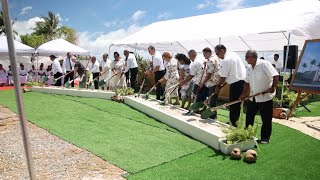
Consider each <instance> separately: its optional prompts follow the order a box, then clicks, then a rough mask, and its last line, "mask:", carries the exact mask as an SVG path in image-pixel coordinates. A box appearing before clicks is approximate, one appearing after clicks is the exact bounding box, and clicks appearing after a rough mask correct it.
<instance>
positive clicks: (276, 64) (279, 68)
mask: <svg viewBox="0 0 320 180" xmlns="http://www.w3.org/2000/svg"><path fill="white" fill-rule="evenodd" d="M270 62H271V64H274V65H275V68H276V69H277V71H278V72H280V70H281V69H282V68H283V62H282V61H281V60H280V59H278V60H277V61H275V60H272V61H270Z"/></svg>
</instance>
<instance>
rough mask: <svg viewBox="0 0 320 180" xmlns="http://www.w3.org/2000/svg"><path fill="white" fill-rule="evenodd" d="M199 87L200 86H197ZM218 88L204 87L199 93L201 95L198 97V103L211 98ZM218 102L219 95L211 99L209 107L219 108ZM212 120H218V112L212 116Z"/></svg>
mask: <svg viewBox="0 0 320 180" xmlns="http://www.w3.org/2000/svg"><path fill="white" fill-rule="evenodd" d="M197 87H198V85H197ZM215 87H216V86H212V87H203V88H202V89H201V90H200V91H199V95H198V97H197V102H204V101H205V100H206V99H207V97H209V96H210V95H211V94H212V93H214V90H215ZM217 100H218V96H217V95H213V96H212V97H211V99H210V102H209V105H210V107H216V106H217ZM210 118H212V119H216V118H217V112H216V111H215V112H214V114H213V115H212V116H210Z"/></svg>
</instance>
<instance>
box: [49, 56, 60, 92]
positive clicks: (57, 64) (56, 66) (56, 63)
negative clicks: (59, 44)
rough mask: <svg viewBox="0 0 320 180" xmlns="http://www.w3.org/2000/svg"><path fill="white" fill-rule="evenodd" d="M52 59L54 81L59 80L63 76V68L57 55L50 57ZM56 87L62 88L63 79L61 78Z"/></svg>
mask: <svg viewBox="0 0 320 180" xmlns="http://www.w3.org/2000/svg"><path fill="white" fill-rule="evenodd" d="M50 59H51V61H53V63H52V73H53V77H54V79H57V78H59V77H61V76H62V68H61V66H60V62H59V60H58V59H57V57H56V56H55V55H50ZM54 86H61V78H59V79H58V80H57V81H56V83H55V84H54Z"/></svg>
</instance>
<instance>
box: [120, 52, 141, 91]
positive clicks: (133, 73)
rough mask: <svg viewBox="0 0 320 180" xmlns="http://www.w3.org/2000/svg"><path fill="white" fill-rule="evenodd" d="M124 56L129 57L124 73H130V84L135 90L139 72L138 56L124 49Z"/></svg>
mask: <svg viewBox="0 0 320 180" xmlns="http://www.w3.org/2000/svg"><path fill="white" fill-rule="evenodd" d="M123 54H124V56H125V57H126V59H127V66H126V69H125V70H124V73H127V72H129V73H130V86H131V88H132V89H133V90H135V86H136V79H137V74H138V63H137V59H136V56H135V55H134V54H133V53H130V52H129V51H128V50H124V51H123ZM126 81H127V80H126Z"/></svg>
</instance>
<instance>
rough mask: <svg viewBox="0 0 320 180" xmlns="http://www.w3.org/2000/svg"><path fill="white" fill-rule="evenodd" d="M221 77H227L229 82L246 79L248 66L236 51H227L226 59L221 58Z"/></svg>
mask: <svg viewBox="0 0 320 180" xmlns="http://www.w3.org/2000/svg"><path fill="white" fill-rule="evenodd" d="M220 62H221V69H220V71H219V75H220V77H225V78H226V82H227V83H228V84H232V83H235V82H238V81H240V80H244V79H245V77H246V67H245V66H244V63H243V62H242V59H241V58H240V57H239V56H238V55H237V54H236V53H234V52H226V54H225V55H224V59H221V61H220Z"/></svg>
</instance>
